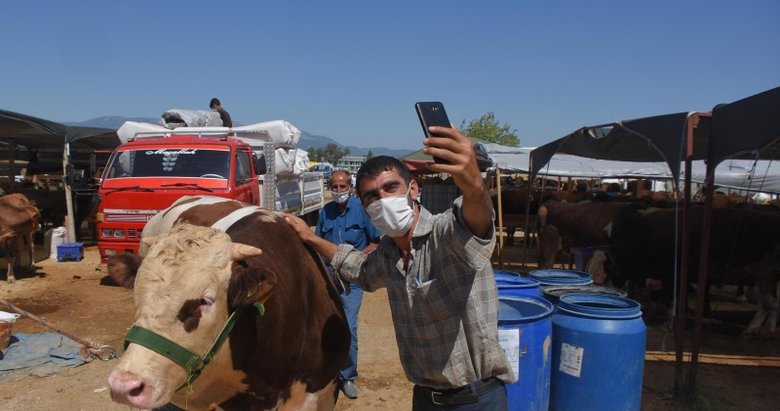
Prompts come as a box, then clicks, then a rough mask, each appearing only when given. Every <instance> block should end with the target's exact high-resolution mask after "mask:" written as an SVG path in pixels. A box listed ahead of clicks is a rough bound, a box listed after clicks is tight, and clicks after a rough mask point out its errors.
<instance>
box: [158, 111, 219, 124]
mask: <svg viewBox="0 0 780 411" xmlns="http://www.w3.org/2000/svg"><path fill="white" fill-rule="evenodd" d="M161 123H162V125H163V126H165V128H169V129H174V128H177V127H222V118H221V117H220V116H219V113H217V112H216V111H206V110H184V109H180V108H174V109H170V110H168V111H166V112H165V113H163V114H162V120H161Z"/></svg>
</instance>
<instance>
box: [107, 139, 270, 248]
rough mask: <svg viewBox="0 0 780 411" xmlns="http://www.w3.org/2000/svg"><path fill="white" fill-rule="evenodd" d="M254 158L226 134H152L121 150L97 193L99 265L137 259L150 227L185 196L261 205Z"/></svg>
mask: <svg viewBox="0 0 780 411" xmlns="http://www.w3.org/2000/svg"><path fill="white" fill-rule="evenodd" d="M139 134H142V133H139ZM254 154H255V153H254V152H253V150H252V147H251V146H250V145H249V144H247V143H245V142H243V141H241V140H239V139H236V138H231V137H230V135H229V133H227V132H226V131H220V132H215V133H206V132H197V133H195V132H192V131H181V132H174V131H171V132H170V133H166V134H164V135H161V134H160V133H156V134H154V133H153V135H148V136H142V135H139V136H137V137H136V138H134V139H132V141H128V142H127V143H125V144H122V145H120V146H119V147H118V148H117V149H116V150H115V151H114V152H113V153H112V154H111V157H110V158H109V160H108V163H107V165H106V167H105V169H104V171H103V174H102V177H101V180H100V187H99V191H98V192H99V195H100V198H101V200H100V204H99V206H98V213H97V223H98V248H99V250H100V257H101V261H103V262H105V261H106V260H107V259H108V258H109V257H111V256H113V255H116V254H120V253H122V252H131V253H134V254H137V253H138V244H139V241H140V238H141V231H142V230H143V228H144V225H146V222H147V221H149V219H151V218H152V216H154V215H155V214H156V213H157V212H159V211H160V210H163V209H165V208H167V207H168V206H170V205H171V204H172V203H173V202H174V201H175V200H176V199H178V198H180V197H182V196H186V195H204V194H205V195H212V196H219V197H225V198H230V199H234V200H238V201H242V202H245V203H248V204H256V205H260V202H261V198H260V196H261V195H260V183H259V179H258V175H257V174H258V173H257V172H256V168H257V167H258V164H256V161H257V160H256V157H255V155H254Z"/></svg>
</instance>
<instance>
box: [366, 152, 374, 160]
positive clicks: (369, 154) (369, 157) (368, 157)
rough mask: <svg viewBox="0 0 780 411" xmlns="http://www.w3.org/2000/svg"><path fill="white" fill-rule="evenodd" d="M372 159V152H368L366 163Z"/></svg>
mask: <svg viewBox="0 0 780 411" xmlns="http://www.w3.org/2000/svg"><path fill="white" fill-rule="evenodd" d="M373 157H374V152H373V151H371V150H368V153H366V161H368V160H371V159H372V158H373Z"/></svg>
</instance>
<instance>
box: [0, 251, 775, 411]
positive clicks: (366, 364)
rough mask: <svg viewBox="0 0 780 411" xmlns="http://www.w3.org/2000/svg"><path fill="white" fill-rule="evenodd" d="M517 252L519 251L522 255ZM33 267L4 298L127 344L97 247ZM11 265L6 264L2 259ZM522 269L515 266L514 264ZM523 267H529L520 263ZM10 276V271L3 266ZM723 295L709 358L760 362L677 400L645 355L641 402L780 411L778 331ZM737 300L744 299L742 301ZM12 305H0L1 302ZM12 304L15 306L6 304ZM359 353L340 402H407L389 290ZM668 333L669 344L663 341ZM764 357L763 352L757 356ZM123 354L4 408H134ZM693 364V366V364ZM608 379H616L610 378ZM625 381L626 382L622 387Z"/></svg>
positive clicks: (364, 322) (12, 385)
mask: <svg viewBox="0 0 780 411" xmlns="http://www.w3.org/2000/svg"><path fill="white" fill-rule="evenodd" d="M507 250H508V251H507V254H505V261H519V256H518V254H517V253H518V251H517V250H519V248H517V247H514V250H512V248H508V249H507ZM513 253H514V255H513ZM36 265H37V267H38V268H37V270H36V273H35V275H34V276H29V275H28V276H21V278H18V279H17V282H16V283H15V284H12V285H9V284H7V283H6V282H5V281H0V298H2V299H5V300H7V301H9V302H11V303H13V304H16V305H18V306H19V307H21V308H22V309H25V310H27V311H29V312H31V313H33V314H36V315H38V316H41V317H43V318H45V319H46V320H48V321H50V322H52V323H54V324H56V325H57V326H59V327H61V328H62V329H64V330H67V331H68V332H70V333H73V334H75V335H79V336H83V337H88V338H90V339H92V340H93V341H96V342H100V343H106V344H111V345H112V346H114V347H117V349H120V352H121V346H122V341H123V337H124V334H125V332H126V331H127V328H128V326H129V325H130V324H131V322H132V311H133V309H132V305H133V301H132V294H131V291H129V290H125V289H122V288H119V287H112V286H106V285H101V279H103V278H104V276H105V275H106V270H105V267H104V266H100V265H99V263H98V255H97V248H96V247H94V246H93V247H88V248H87V249H86V252H85V258H84V260H82V261H80V262H60V263H58V262H56V261H54V260H44V261H40V262H38V263H37V264H36ZM0 266H3V267H4V264H0ZM505 268H508V269H514V268H513V267H512V266H511V265H510V266H508V267H505ZM517 270H518V271H519V270H520V268H519V267H518V268H517ZM0 278H4V275H0ZM722 300H723V302H719V303H716V310H718V311H717V313H718V314H717V316H716V317H715V318H716V319H715V320H708V321H707V322H706V323H705V333H704V337H703V352H704V353H706V354H708V355H709V357H706V361H714V362H730V363H744V362H746V360H745V358H744V357H749V358H748V360H750V359H753V360H754V361H752V362H759V363H761V365H750V366H749V365H719V364H709V363H702V364H701V365H700V366H699V369H698V377H697V388H698V389H697V394H696V395H695V397H694V398H692V399H688V400H677V399H672V397H671V395H670V394H671V392H672V389H673V385H674V369H675V366H674V362H668V361H661V360H658V358H661V359H663V357H672V358H673V355H672V356H668V355H666V356H665V355H664V354H658V355H657V356H655V357H653V358H650V354H648V358H650V359H648V360H647V361H646V363H645V373H644V387H643V399H642V408H643V409H644V410H678V409H680V410H682V409H691V410H694V409H695V410H778V409H780V399H778V397H777V394H778V390H777V388H778V381H780V359H779V357H780V344H779V343H778V341H779V340H778V334H777V333H776V334H775V335H774V339H771V340H746V339H743V338H742V337H740V335H739V332H741V330H742V327H741V325H744V324H746V323H747V322H748V321H749V319H750V318H751V316H752V311H751V310H752V308H753V307H751V306H747V307H746V306H739V305H737V304H733V303H730V302H728V298H725V297H724V298H723V299H722ZM734 307H737V308H734ZM2 308H3V307H0V309H2ZM6 311H7V310H6ZM359 327H360V328H359V330H360V331H359V332H360V356H359V372H360V377H359V379H358V385H359V387H360V398H358V399H356V400H349V399H346V398H344V397H343V396H342V397H341V398H340V399H339V403H338V405H337V408H336V409H337V410H340V411H347V410H355V411H357V410H368V411H379V410H382V411H384V410H408V409H410V408H411V399H410V398H411V384H410V383H409V382H408V381H407V380H406V378H405V376H404V373H403V370H402V369H401V367H400V364H399V362H398V352H397V349H396V345H395V336H394V332H393V328H392V324H391V319H390V314H389V309H388V306H387V295H386V293H385V292H383V291H379V292H376V293H366V294H365V299H364V302H363V308H362V310H361V314H360V325H359ZM648 328H649V332H648V345H647V349H648V352H649V353H651V352H653V353H654V352H656V351H662V350H663V348H664V346H665V347H666V348H667V349H668V350H669V351H672V350H673V345H672V344H673V343H672V340H673V335H672V334H671V333H666V332H665V330H666V329H665V327H664V325H663V324H649V325H648ZM13 330H14V332H18V333H36V332H43V331H48V330H47V329H45V328H43V327H42V326H40V325H39V324H37V323H36V322H34V321H32V320H30V319H27V318H22V319H20V320H19V321H17V322H16V324H15V325H14V329H13ZM664 341H666V344H665V345H664ZM756 358H758V360H757V361H756V360H755V359H756ZM115 363H116V360H113V361H101V360H94V361H92V362H89V363H87V364H84V365H82V366H80V367H76V368H74V369H71V370H69V371H66V372H63V373H60V374H57V375H54V376H49V377H43V378H38V377H28V378H25V379H22V380H17V381H13V382H7V383H2V384H0V409H3V410H25V411H29V410H125V409H128V407H125V406H121V405H118V404H115V403H113V402H112V401H111V400H110V398H109V391H108V387H107V384H106V376H107V375H108V373H109V371H110V370H111V368H112V367H113V365H114V364H115ZM686 370H687V365H686ZM603 383H604V384H614V382H610V381H604V382H603ZM614 389H615V390H619V389H620V387H619V386H617V385H616V386H615V387H614Z"/></svg>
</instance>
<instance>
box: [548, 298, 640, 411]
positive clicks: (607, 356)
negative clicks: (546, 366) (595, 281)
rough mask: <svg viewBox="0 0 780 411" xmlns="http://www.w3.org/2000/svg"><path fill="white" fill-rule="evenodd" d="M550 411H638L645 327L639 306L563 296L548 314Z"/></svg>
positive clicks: (623, 300) (615, 300)
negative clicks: (549, 319) (550, 367)
mask: <svg viewBox="0 0 780 411" xmlns="http://www.w3.org/2000/svg"><path fill="white" fill-rule="evenodd" d="M552 326H553V333H552V335H553V338H552V341H553V347H552V375H551V379H550V410H583V411H588V410H594V411H595V410H598V411H608V410H615V411H618V410H620V411H630V410H639V409H640V408H641V405H642V372H643V369H644V364H645V341H646V339H647V328H646V327H645V323H644V322H643V321H642V311H641V307H640V305H639V303H638V302H636V301H634V300H631V299H628V298H623V297H616V296H610V295H599V294H567V295H564V296H562V297H561V299H560V301H559V302H558V306H557V308H556V310H555V313H554V314H553V316H552Z"/></svg>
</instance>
